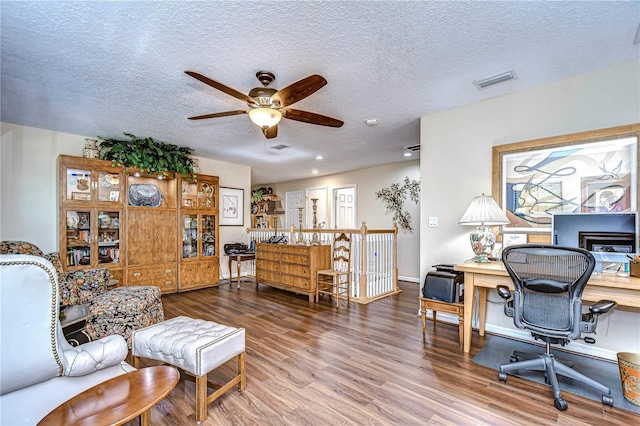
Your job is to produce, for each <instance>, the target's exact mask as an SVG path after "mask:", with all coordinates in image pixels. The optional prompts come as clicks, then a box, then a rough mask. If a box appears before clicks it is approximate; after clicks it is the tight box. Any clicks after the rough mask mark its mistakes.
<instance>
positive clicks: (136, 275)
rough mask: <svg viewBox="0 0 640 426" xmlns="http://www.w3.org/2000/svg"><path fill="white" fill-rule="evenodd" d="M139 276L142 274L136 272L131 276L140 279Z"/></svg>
mask: <svg viewBox="0 0 640 426" xmlns="http://www.w3.org/2000/svg"><path fill="white" fill-rule="evenodd" d="M141 275H142V274H141V273H140V272H136V273H134V274H133V276H134V277H136V278H140V276H141Z"/></svg>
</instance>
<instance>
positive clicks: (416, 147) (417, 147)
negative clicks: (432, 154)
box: [404, 144, 420, 152]
mask: <svg viewBox="0 0 640 426" xmlns="http://www.w3.org/2000/svg"><path fill="white" fill-rule="evenodd" d="M404 149H407V150H409V151H411V152H418V151H420V144H417V145H409V146H405V147H404Z"/></svg>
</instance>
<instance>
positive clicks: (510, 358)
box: [509, 355, 518, 363]
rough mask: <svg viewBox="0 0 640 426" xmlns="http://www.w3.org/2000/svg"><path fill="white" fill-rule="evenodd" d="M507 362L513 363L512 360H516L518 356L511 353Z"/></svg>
mask: <svg viewBox="0 0 640 426" xmlns="http://www.w3.org/2000/svg"><path fill="white" fill-rule="evenodd" d="M509 362H511V363H513V362H518V357H517V356H515V355H511V356H510V357H509Z"/></svg>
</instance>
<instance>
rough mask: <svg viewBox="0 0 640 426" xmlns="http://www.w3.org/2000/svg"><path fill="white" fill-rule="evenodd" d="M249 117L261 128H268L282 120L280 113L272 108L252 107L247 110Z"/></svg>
mask: <svg viewBox="0 0 640 426" xmlns="http://www.w3.org/2000/svg"><path fill="white" fill-rule="evenodd" d="M249 118H250V119H251V121H253V122H254V123H255V124H256V125H258V126H259V127H261V128H263V129H264V128H267V129H268V128H270V127H273V126H275V125H276V124H278V123H279V122H280V120H282V113H281V112H280V111H278V110H277V109H273V108H254V109H251V110H249Z"/></svg>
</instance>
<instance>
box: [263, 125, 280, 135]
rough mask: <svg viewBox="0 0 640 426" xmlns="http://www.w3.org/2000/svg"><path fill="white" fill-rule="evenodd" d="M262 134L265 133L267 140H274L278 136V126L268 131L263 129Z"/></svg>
mask: <svg viewBox="0 0 640 426" xmlns="http://www.w3.org/2000/svg"><path fill="white" fill-rule="evenodd" d="M262 133H264V137H265V138H267V139H273V138H275V137H276V136H278V125H277V124H276V125H275V126H271V127H269V128H266V129H262Z"/></svg>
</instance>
